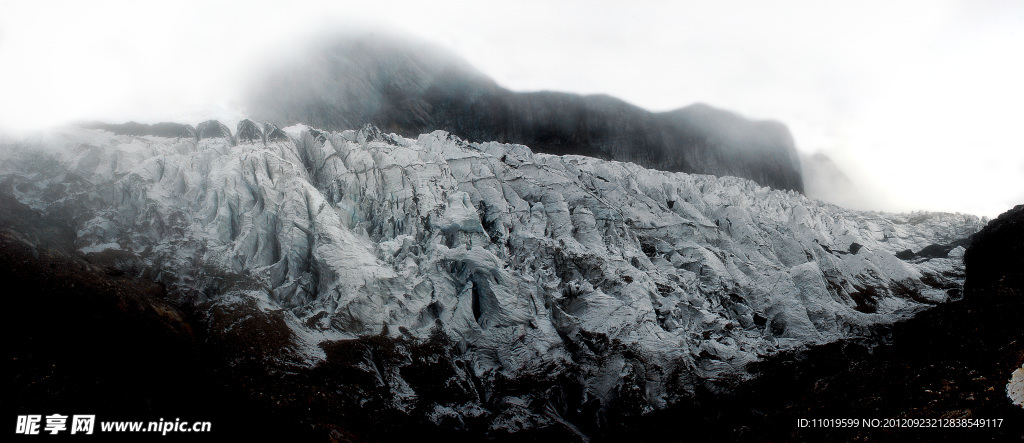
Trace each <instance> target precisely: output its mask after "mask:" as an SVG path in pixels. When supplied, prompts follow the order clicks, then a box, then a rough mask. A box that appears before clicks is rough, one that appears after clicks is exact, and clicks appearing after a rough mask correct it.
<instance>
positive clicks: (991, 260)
mask: <svg viewBox="0 0 1024 443" xmlns="http://www.w3.org/2000/svg"><path fill="white" fill-rule="evenodd" d="M964 266H966V268H967V281H966V282H965V283H964V287H965V290H969V291H975V292H983V291H984V289H985V288H988V287H992V286H995V285H998V284H1003V285H1008V286H1012V287H1018V288H1019V287H1022V286H1024V205H1017V206H1016V207H1014V208H1013V209H1011V210H1009V211H1006V212H1004V213H1003V214H1002V215H1000V216H999V217H997V218H996V219H995V220H992V221H991V222H989V224H988V226H986V227H985V228H984V229H982V230H981V231H980V232H978V233H977V234H974V235H973V236H971V247H970V248H967V252H966V253H965V254H964Z"/></svg>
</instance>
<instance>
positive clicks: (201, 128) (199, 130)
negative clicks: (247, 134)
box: [196, 120, 236, 145]
mask: <svg viewBox="0 0 1024 443" xmlns="http://www.w3.org/2000/svg"><path fill="white" fill-rule="evenodd" d="M196 136H197V137H198V138H199V139H204V138H224V139H225V140H227V141H228V142H229V143H230V144H231V145H234V144H235V143H236V140H235V137H234V136H232V135H231V130H230V129H228V127H227V126H225V125H224V124H223V123H221V122H219V121H217V120H207V121H205V122H202V123H200V124H198V125H197V126H196Z"/></svg>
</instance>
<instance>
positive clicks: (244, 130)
mask: <svg viewBox="0 0 1024 443" xmlns="http://www.w3.org/2000/svg"><path fill="white" fill-rule="evenodd" d="M235 138H236V139H237V140H238V142H239V143H256V142H260V143H266V138H265V136H264V134H263V129H260V127H259V125H257V124H256V122H254V121H252V120H249V119H244V120H242V121H240V122H238V129H237V130H235Z"/></svg>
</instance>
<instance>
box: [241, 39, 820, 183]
mask: <svg viewBox="0 0 1024 443" xmlns="http://www.w3.org/2000/svg"><path fill="white" fill-rule="evenodd" d="M267 84H268V85H273V87H269V86H268V87H262V88H259V89H258V90H257V91H256V92H255V93H253V94H252V95H251V97H250V101H251V103H250V109H252V110H253V112H255V113H256V115H255V117H257V118H260V119H264V120H269V121H274V122H279V123H285V124H292V123H305V124H308V125H311V126H314V127H318V128H323V129H327V130H343V129H351V128H356V127H360V126H361V125H363V124H364V123H367V122H370V123H373V124H375V125H377V126H378V127H380V128H381V129H382V130H383V131H384V132H395V133H398V134H399V135H403V136H416V135H418V134H421V133H426V132H430V131H433V130H436V129H442V130H446V131H448V132H451V133H453V134H455V135H458V136H460V137H462V138H467V139H470V140H474V141H499V142H505V143H519V144H525V145H527V146H530V148H532V149H534V150H535V151H538V152H546V153H552V154H579V155H587V156H592V157H599V158H605V159H614V160H619V161H627V162H634V163H637V164H640V165H642V166H646V167H650V168H655V169H661V170H667V171H683V172H691V173H701V174H713V175H719V176H722V175H733V176H739V177H744V178H749V179H751V180H754V181H756V182H758V183H759V184H762V185H767V186H771V187H774V188H778V189H790V190H797V191H801V192H802V191H803V189H804V187H803V179H802V178H801V167H800V162H799V159H798V158H797V154H796V150H795V148H794V145H793V139H792V137H791V135H790V133H789V131H788V130H787V129H786V127H785V126H784V125H782V124H780V123H777V122H770V121H750V120H747V119H745V118H743V117H741V116H739V115H736V114H733V113H730V112H727V111H722V110H718V109H714V108H712V107H710V106H706V105H693V106H689V107H686V108H682V109H678V110H675V111H671V112H663V113H652V112H649V111H646V110H644V109H641V108H639V107H636V106H633V105H631V104H629V103H626V102H624V101H622V100H619V99H616V98H613V97H609V96H603V95H593V96H580V95H575V94H565V93H558V92H531V93H518V92H512V91H509V90H507V89H504V88H502V87H500V86H499V85H497V84H496V83H495V82H494V81H493V80H491V79H489V78H487V77H486V76H484V75H482V74H480V73H479V72H477V71H475V70H474V69H473V68H471V67H470V66H468V65H467V64H466V63H465V62H464V61H462V60H459V59H458V58H456V57H454V56H452V55H450V54H445V53H442V52H441V51H439V50H437V49H435V48H432V47H428V46H425V45H417V44H411V43H402V42H397V41H394V40H387V39H370V38H366V39H356V40H345V41H342V42H340V43H338V44H335V45H333V46H330V47H329V48H327V49H326V50H324V51H323V52H322V53H320V54H319V56H318V57H311V58H309V60H308V62H307V63H304V64H298V65H293V66H290V67H288V68H286V69H285V70H283V71H280V72H278V73H276V74H275V75H273V76H271V77H270V78H269V79H267Z"/></svg>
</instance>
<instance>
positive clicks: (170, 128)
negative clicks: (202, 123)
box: [81, 122, 196, 138]
mask: <svg viewBox="0 0 1024 443" xmlns="http://www.w3.org/2000/svg"><path fill="white" fill-rule="evenodd" d="M81 126H82V127H83V128H89V129H103V130H106V131H110V132H113V133H115V134H121V135H134V136H144V135H152V136H156V137H178V138H182V137H184V138H196V129H195V128H193V127H192V126H191V125H186V124H181V123H167V122H164V123H155V124H152V125H149V124H145V123H137V122H128V123H120V124H116V123H98V122H92V123H83V124H82V125H81Z"/></svg>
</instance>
